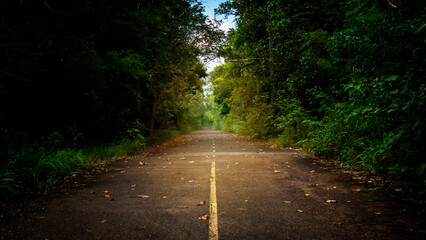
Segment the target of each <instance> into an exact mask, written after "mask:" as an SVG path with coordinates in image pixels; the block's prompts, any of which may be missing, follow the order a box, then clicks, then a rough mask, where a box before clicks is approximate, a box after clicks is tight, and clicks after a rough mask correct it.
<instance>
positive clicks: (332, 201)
mask: <svg viewBox="0 0 426 240" xmlns="http://www.w3.org/2000/svg"><path fill="white" fill-rule="evenodd" d="M326 202H327V203H337V200H327V201H326Z"/></svg>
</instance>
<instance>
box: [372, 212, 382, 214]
mask: <svg viewBox="0 0 426 240" xmlns="http://www.w3.org/2000/svg"><path fill="white" fill-rule="evenodd" d="M374 214H376V215H382V213H381V212H374Z"/></svg>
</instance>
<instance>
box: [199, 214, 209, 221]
mask: <svg viewBox="0 0 426 240" xmlns="http://www.w3.org/2000/svg"><path fill="white" fill-rule="evenodd" d="M209 218H210V215H209V214H206V215H204V216H201V217H199V218H198V220H207V219H209Z"/></svg>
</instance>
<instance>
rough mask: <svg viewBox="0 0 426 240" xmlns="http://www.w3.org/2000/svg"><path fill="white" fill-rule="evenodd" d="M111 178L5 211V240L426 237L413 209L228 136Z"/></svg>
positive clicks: (1, 219) (124, 168)
mask: <svg viewBox="0 0 426 240" xmlns="http://www.w3.org/2000/svg"><path fill="white" fill-rule="evenodd" d="M102 170H103V171H104V172H103V173H98V174H95V175H87V176H80V177H78V178H75V180H73V181H75V182H74V184H75V185H76V186H78V187H75V188H72V189H69V190H66V191H65V190H64V191H61V192H58V193H56V194H50V195H48V196H47V197H45V198H43V199H40V200H38V201H34V202H31V204H27V205H23V206H22V209H14V210H13V211H12V210H11V211H6V212H5V213H2V215H1V216H0V239H50V240H51V239H197V240H201V239H292V240H293V239H304V240H305V239H327V240H329V239H339V240H341V239H426V238H425V237H426V232H425V226H426V225H425V220H424V216H425V215H424V210H422V211H419V210H418V208H415V207H413V206H412V205H411V204H410V202H409V201H407V202H404V201H402V202H401V201H400V202H395V201H380V200H375V201H372V199H376V198H377V196H375V195H373V194H372V193H371V191H370V190H369V189H368V185H366V184H360V183H359V181H358V180H359V179H358V180H357V179H356V177H353V176H351V175H350V174H348V173H341V172H338V171H332V170H330V169H329V168H328V167H326V166H324V165H321V164H319V163H318V162H316V161H314V160H312V159H310V158H307V157H304V156H303V155H302V154H301V152H300V151H297V150H282V149H277V148H274V147H272V146H271V145H270V144H267V143H264V142H261V141H258V140H253V139H250V138H247V137H242V136H238V135H235V134H230V133H226V132H222V131H214V130H202V131H195V132H192V133H190V134H187V135H183V136H180V137H177V138H175V139H172V140H170V141H167V142H164V143H162V144H160V145H158V146H155V147H152V148H151V152H150V153H149V154H147V155H145V156H144V157H142V156H137V157H132V158H126V159H121V160H117V161H115V162H114V163H112V164H109V165H106V166H105V167H104V168H102ZM354 178H355V179H354Z"/></svg>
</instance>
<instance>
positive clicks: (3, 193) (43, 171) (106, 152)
mask: <svg viewBox="0 0 426 240" xmlns="http://www.w3.org/2000/svg"><path fill="white" fill-rule="evenodd" d="M146 142H147V141H146V140H145V139H144V138H143V137H140V138H138V139H134V140H128V139H124V140H122V141H120V142H119V143H116V144H110V145H104V146H95V147H89V148H83V149H74V148H52V149H46V148H43V147H39V146H38V147H36V146H32V147H27V148H22V149H21V150H20V151H18V152H16V153H14V154H10V155H9V158H8V159H7V161H6V163H4V164H3V166H2V167H1V168H0V200H1V199H10V198H13V197H20V196H22V195H28V194H40V193H45V192H48V191H49V189H50V188H51V187H52V186H55V185H59V184H62V183H64V181H65V179H67V178H68V177H69V176H71V175H72V174H78V173H81V172H83V171H85V170H90V169H93V168H94V167H96V166H97V165H99V163H103V162H107V161H110V160H111V159H114V158H120V157H123V156H126V155H133V154H137V153H140V152H141V151H142V150H143V149H144V148H145V146H146Z"/></svg>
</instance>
